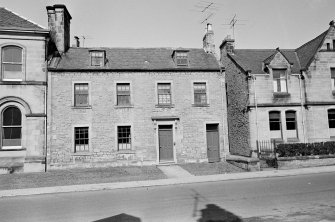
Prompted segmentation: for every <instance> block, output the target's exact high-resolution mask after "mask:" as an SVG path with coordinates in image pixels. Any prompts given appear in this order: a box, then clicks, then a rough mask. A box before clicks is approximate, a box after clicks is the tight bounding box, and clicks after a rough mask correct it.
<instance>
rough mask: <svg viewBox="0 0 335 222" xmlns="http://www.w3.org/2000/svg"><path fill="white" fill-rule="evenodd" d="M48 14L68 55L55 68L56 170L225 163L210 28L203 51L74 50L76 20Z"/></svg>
mask: <svg viewBox="0 0 335 222" xmlns="http://www.w3.org/2000/svg"><path fill="white" fill-rule="evenodd" d="M47 10H48V19H49V28H50V30H51V32H52V34H51V36H52V38H53V39H54V41H55V42H58V43H59V45H57V48H61V49H64V51H63V52H62V53H60V54H59V56H58V57H57V56H56V57H54V58H53V60H52V61H51V62H50V64H49V68H48V69H49V100H48V110H49V112H50V118H49V124H48V129H49V131H48V132H49V135H50V136H49V141H48V142H49V149H48V150H49V165H50V167H51V168H67V167H93V166H119V165H131V164H134V165H141V164H144V165H146V164H166V163H184V162H196V161H209V162H216V161H220V159H221V157H222V156H223V155H224V153H225V152H227V151H228V139H227V135H228V133H227V127H226V126H227V125H226V120H225V118H226V100H225V92H226V90H225V84H224V77H223V73H222V72H221V68H220V65H219V63H218V61H217V59H216V57H215V55H214V44H213V41H214V40H213V30H212V29H211V25H210V24H208V25H207V32H206V34H205V36H204V39H203V45H204V48H199V49H194V48H106V47H99V48H83V47H80V45H79V44H76V45H75V47H68V46H69V41H70V40H69V39H68V38H67V37H68V36H69V35H70V34H69V29H70V28H69V24H70V19H71V16H70V14H69V13H68V11H67V9H66V7H65V6H64V5H54V6H49V7H47ZM61 19H64V20H61ZM56 40H57V41H56Z"/></svg>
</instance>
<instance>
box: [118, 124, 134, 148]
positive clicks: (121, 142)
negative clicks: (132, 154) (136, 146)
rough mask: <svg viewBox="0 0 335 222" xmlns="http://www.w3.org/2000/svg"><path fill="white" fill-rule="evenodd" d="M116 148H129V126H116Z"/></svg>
mask: <svg viewBox="0 0 335 222" xmlns="http://www.w3.org/2000/svg"><path fill="white" fill-rule="evenodd" d="M117 129H118V133H117V135H118V149H119V150H122V149H131V133H130V132H131V131H130V126H118V128H117Z"/></svg>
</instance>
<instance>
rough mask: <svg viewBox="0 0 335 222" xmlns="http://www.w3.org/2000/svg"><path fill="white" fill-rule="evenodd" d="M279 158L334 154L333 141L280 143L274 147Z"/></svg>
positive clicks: (334, 145) (334, 146)
mask: <svg viewBox="0 0 335 222" xmlns="http://www.w3.org/2000/svg"><path fill="white" fill-rule="evenodd" d="M276 153H278V156H279V157H292V156H310V155H328V154H335V141H330V142H318V143H285V144H284V143H282V144H278V145H277V147H276Z"/></svg>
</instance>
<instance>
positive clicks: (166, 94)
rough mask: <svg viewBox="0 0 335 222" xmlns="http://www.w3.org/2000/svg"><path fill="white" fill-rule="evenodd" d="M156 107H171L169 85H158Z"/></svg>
mask: <svg viewBox="0 0 335 222" xmlns="http://www.w3.org/2000/svg"><path fill="white" fill-rule="evenodd" d="M157 91H158V105H171V83H158V84H157Z"/></svg>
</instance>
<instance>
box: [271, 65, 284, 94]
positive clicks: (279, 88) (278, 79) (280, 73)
mask: <svg viewBox="0 0 335 222" xmlns="http://www.w3.org/2000/svg"><path fill="white" fill-rule="evenodd" d="M272 72H273V90H274V92H287V78H286V69H273V70H272Z"/></svg>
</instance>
